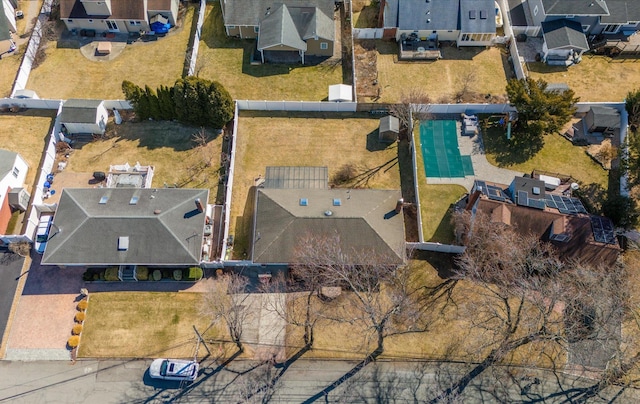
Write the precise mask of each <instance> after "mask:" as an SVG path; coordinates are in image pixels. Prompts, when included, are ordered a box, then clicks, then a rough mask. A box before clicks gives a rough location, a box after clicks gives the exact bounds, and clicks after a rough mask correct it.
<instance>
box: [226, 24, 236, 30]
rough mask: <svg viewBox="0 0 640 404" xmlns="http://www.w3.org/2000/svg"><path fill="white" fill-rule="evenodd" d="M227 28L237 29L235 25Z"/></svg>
mask: <svg viewBox="0 0 640 404" xmlns="http://www.w3.org/2000/svg"><path fill="white" fill-rule="evenodd" d="M227 28H229V29H236V26H235V25H227Z"/></svg>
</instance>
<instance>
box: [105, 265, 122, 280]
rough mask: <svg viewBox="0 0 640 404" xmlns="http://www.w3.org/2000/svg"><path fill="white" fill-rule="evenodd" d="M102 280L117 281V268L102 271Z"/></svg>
mask: <svg viewBox="0 0 640 404" xmlns="http://www.w3.org/2000/svg"><path fill="white" fill-rule="evenodd" d="M104 280H105V281H119V280H120V278H118V267H109V268H107V270H106V271H104Z"/></svg>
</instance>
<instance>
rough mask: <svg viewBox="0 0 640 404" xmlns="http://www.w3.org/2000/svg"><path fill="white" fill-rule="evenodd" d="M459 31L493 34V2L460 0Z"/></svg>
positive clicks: (494, 22)
mask: <svg viewBox="0 0 640 404" xmlns="http://www.w3.org/2000/svg"><path fill="white" fill-rule="evenodd" d="M460 31H461V32H462V33H476V34H495V32H496V11H495V2H494V0H460Z"/></svg>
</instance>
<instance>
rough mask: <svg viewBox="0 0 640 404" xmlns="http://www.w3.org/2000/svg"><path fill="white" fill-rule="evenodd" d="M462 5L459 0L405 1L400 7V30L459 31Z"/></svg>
mask: <svg viewBox="0 0 640 404" xmlns="http://www.w3.org/2000/svg"><path fill="white" fill-rule="evenodd" d="M459 11H460V4H459V1H458V0H431V1H429V2H428V3H427V2H425V1H424V0H405V1H401V2H400V4H399V5H398V29H401V30H433V31H439V30H457V29H459V27H460V23H459V18H458V17H459Z"/></svg>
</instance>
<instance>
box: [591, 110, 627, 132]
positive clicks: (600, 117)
mask: <svg viewBox="0 0 640 404" xmlns="http://www.w3.org/2000/svg"><path fill="white" fill-rule="evenodd" d="M589 112H590V113H591V114H592V115H593V124H594V125H595V126H596V127H603V128H620V113H619V112H618V110H616V109H615V108H611V107H601V106H593V107H591V109H590V110H589Z"/></svg>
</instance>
